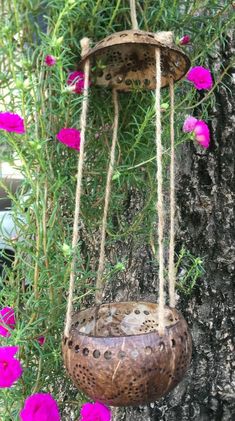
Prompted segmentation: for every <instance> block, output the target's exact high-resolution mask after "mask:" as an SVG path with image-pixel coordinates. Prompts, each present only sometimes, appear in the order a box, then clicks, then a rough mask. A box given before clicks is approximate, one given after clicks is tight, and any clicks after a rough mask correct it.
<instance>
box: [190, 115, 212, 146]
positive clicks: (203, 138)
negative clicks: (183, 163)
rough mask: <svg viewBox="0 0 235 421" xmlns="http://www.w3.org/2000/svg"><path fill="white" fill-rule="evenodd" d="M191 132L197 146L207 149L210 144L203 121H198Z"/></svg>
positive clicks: (208, 133) (207, 129)
mask: <svg viewBox="0 0 235 421" xmlns="http://www.w3.org/2000/svg"><path fill="white" fill-rule="evenodd" d="M193 132H194V134H195V139H196V140H197V142H198V143H199V145H201V146H202V147H203V148H205V149H207V148H208V147H209V144H210V131H209V128H208V126H207V124H206V123H205V121H202V120H198V121H197V123H196V125H195V127H194V131H193Z"/></svg>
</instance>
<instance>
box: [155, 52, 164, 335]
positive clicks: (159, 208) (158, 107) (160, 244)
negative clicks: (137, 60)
mask: <svg viewBox="0 0 235 421" xmlns="http://www.w3.org/2000/svg"><path fill="white" fill-rule="evenodd" d="M155 60H156V90H155V113H156V121H155V123H156V127H155V130H156V137H155V143H156V160H157V197H158V199H157V213H158V258H159V298H158V317H159V331H160V332H163V331H164V327H165V320H164V319H165V318H164V306H165V296H164V247H163V234H164V207H163V188H162V185H163V181H162V139H161V135H162V134H161V131H162V129H161V50H160V48H156V50H155Z"/></svg>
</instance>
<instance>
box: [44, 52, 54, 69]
mask: <svg viewBox="0 0 235 421" xmlns="http://www.w3.org/2000/svg"><path fill="white" fill-rule="evenodd" d="M45 64H46V65H47V66H49V67H52V66H54V64H56V59H55V57H53V56H50V55H48V56H46V57H45Z"/></svg>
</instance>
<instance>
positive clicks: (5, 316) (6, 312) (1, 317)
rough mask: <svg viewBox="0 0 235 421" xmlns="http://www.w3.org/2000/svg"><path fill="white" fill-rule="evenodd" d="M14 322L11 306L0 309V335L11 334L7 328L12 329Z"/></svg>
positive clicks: (6, 335)
mask: <svg viewBox="0 0 235 421" xmlns="http://www.w3.org/2000/svg"><path fill="white" fill-rule="evenodd" d="M15 324H16V321H15V313H14V309H13V308H11V307H4V308H3V309H2V310H1V311H0V335H1V336H5V337H6V338H8V337H9V336H11V334H10V332H9V329H8V328H10V329H14V327H15Z"/></svg>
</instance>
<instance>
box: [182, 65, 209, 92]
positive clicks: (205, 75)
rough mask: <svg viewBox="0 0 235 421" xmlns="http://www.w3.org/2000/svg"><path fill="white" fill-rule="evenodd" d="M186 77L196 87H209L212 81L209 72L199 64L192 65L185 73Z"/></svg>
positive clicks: (199, 88)
mask: <svg viewBox="0 0 235 421" xmlns="http://www.w3.org/2000/svg"><path fill="white" fill-rule="evenodd" d="M187 79H188V80H189V81H190V82H192V83H193V84H194V86H195V88H196V89H198V90H201V89H211V88H212V86H213V81H212V77H211V72H210V70H208V69H205V68H204V67H201V66H196V67H192V69H190V70H189V72H188V74H187Z"/></svg>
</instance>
